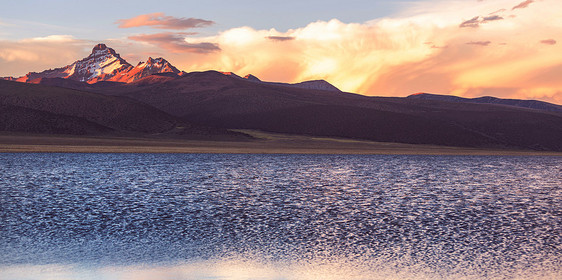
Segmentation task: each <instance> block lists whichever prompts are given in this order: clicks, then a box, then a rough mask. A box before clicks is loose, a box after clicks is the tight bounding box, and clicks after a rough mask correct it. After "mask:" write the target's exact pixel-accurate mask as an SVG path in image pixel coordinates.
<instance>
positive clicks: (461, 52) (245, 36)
mask: <svg viewBox="0 0 562 280" xmlns="http://www.w3.org/2000/svg"><path fill="white" fill-rule="evenodd" d="M561 11H562V2H560V1H556V0H543V1H533V0H527V1H523V0H486V1H483V0H474V1H442V0H426V1H418V2H412V3H410V5H409V6H404V8H403V9H402V10H401V11H400V12H398V13H395V14H392V15H387V16H383V17H378V18H374V19H373V20H370V21H365V22H347V23H346V22H343V21H342V20H339V19H337V11H334V15H335V17H334V19H332V20H316V21H311V22H309V23H308V24H306V25H304V26H302V27H298V28H292V29H288V30H286V31H278V30H276V29H274V28H270V29H261V28H254V27H251V26H238V27H237V26H233V27H227V28H224V29H220V28H219V30H218V31H216V32H211V33H209V32H205V31H204V30H206V29H208V28H211V27H213V26H217V25H220V19H213V18H203V17H201V18H199V17H198V16H197V15H190V16H186V17H174V16H171V15H168V14H166V13H163V12H155V11H147V12H146V13H143V14H136V15H131V16H123V17H120V18H116V19H107V20H105V19H104V21H107V22H108V23H109V24H112V25H113V26H114V28H115V29H116V30H118V31H119V32H121V33H120V34H121V35H120V36H116V37H107V38H104V39H102V40H92V39H84V38H78V37H76V36H75V35H72V34H50V35H47V36H41V37H33V38H27V39H18V40H6V39H2V37H0V63H2V65H4V66H3V67H2V69H0V76H21V75H24V74H26V73H27V72H30V71H35V72H39V71H43V70H46V69H49V68H56V67H62V66H65V65H68V64H70V63H72V62H73V61H75V60H78V59H81V58H83V57H85V56H86V55H87V53H89V51H90V50H91V47H92V46H93V45H94V44H96V43H98V42H100V43H106V44H107V45H108V46H109V47H111V48H113V49H115V50H116V51H117V52H118V53H120V54H121V56H122V57H123V58H125V59H126V60H127V61H129V63H131V64H133V65H134V64H135V62H136V61H144V60H146V58H147V57H148V56H153V57H154V56H161V57H164V58H165V59H167V60H168V61H170V63H172V64H173V65H174V66H176V67H177V68H178V69H180V70H184V71H186V72H191V71H202V70H217V71H224V72H234V73H237V74H238V75H240V76H245V75H247V74H253V75H255V76H257V77H259V78H260V79H262V80H265V81H278V82H289V83H294V82H301V81H304V80H313V79H324V80H327V81H328V82H330V83H332V84H334V85H335V86H336V87H338V88H340V89H341V90H344V91H348V92H355V93H360V94H365V95H378V96H407V95H410V94H413V93H416V92H430V93H437V94H451V95H457V96H463V97H478V96H484V95H490V96H495V97H500V98H519V99H537V100H543V101H547V102H552V103H557V104H562V79H560V78H559V76H560V73H562V38H561V37H560V34H562V32H561V31H562V19H561V18H560V17H559V14H560V12H561ZM2 22H3V20H2V18H1V17H0V28H4V27H3V26H5V25H3V24H2ZM0 30H1V29H0ZM201 32H203V33H201ZM0 35H1V32H0ZM61 50H64V51H61Z"/></svg>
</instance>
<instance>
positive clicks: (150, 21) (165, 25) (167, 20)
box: [115, 13, 215, 30]
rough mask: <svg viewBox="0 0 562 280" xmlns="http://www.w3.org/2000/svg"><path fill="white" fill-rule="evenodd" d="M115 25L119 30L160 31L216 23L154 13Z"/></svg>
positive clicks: (119, 21)
mask: <svg viewBox="0 0 562 280" xmlns="http://www.w3.org/2000/svg"><path fill="white" fill-rule="evenodd" d="M115 23H117V24H118V25H119V28H131V27H141V26H149V27H154V28H160V29H175V30H184V29H190V28H198V27H206V26H210V25H213V24H214V23H215V22H213V21H210V20H204V19H199V18H176V17H172V16H166V15H164V13H152V14H144V15H140V16H136V17H133V18H130V19H120V20H118V21H116V22H115Z"/></svg>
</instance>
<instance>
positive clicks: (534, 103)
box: [408, 93, 562, 112]
mask: <svg viewBox="0 0 562 280" xmlns="http://www.w3.org/2000/svg"><path fill="white" fill-rule="evenodd" d="M408 98H411V99H425V100H437V101H447V102H462V103H481V104H498V105H506V106H515V107H521V108H529V109H536V110H541V111H550V112H562V106H560V105H556V104H552V103H548V102H543V101H538V100H520V99H502V98H497V97H492V96H483V97H477V98H464V97H458V96H451V95H441V94H430V93H417V94H413V95H410V96H408Z"/></svg>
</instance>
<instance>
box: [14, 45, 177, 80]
mask: <svg viewBox="0 0 562 280" xmlns="http://www.w3.org/2000/svg"><path fill="white" fill-rule="evenodd" d="M157 73H173V74H176V75H180V74H182V72H181V71H179V70H178V69H177V68H176V67H174V66H173V65H172V64H170V63H169V62H168V61H166V60H165V59H163V58H156V59H153V58H151V57H149V58H148V60H147V61H146V62H140V63H139V64H138V65H137V66H135V67H133V66H132V65H131V64H129V63H128V62H127V61H125V60H124V59H123V58H121V56H120V55H119V54H118V53H116V52H115V50H114V49H112V48H108V47H107V46H106V45H105V44H98V45H96V46H94V48H93V49H92V53H91V54H90V55H88V56H87V57H86V58H84V59H81V60H78V61H76V62H74V63H72V64H70V65H67V66H64V67H61V68H56V69H50V70H45V71H43V72H39V73H36V72H30V73H28V74H27V75H25V76H23V77H20V78H11V77H8V78H4V79H5V80H16V81H18V82H32V83H37V82H36V81H38V80H40V79H45V78H47V79H49V78H62V79H69V80H73V81H79V82H87V83H90V84H93V83H97V82H101V81H114V82H124V83H130V82H134V81H137V80H139V79H142V78H144V77H147V76H150V75H152V74H157Z"/></svg>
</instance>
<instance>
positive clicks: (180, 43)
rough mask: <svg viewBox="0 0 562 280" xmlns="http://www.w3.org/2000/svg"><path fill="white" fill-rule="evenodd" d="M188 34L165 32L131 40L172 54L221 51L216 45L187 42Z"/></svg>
mask: <svg viewBox="0 0 562 280" xmlns="http://www.w3.org/2000/svg"><path fill="white" fill-rule="evenodd" d="M186 34H189V33H171V32H165V33H155V34H140V35H135V36H130V37H129V39H131V40H134V41H139V42H147V43H151V44H154V45H157V46H159V47H161V48H164V49H167V50H169V51H172V52H194V53H210V52H215V51H220V48H219V46H218V45H217V44H215V43H209V42H202V43H188V42H186V41H185V35H186Z"/></svg>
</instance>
